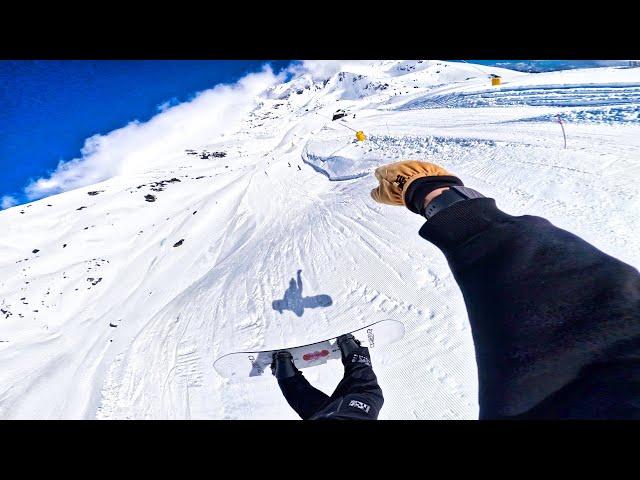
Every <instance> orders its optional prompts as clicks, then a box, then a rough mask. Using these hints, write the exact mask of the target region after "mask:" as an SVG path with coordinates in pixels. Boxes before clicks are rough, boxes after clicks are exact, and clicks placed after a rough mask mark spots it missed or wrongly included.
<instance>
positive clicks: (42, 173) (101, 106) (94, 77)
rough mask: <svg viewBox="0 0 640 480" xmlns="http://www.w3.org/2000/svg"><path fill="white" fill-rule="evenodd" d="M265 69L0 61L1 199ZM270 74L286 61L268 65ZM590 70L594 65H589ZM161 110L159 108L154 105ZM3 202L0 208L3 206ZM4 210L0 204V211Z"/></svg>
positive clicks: (543, 65) (516, 64) (229, 64)
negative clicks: (91, 146)
mask: <svg viewBox="0 0 640 480" xmlns="http://www.w3.org/2000/svg"><path fill="white" fill-rule="evenodd" d="M474 62H477V63H482V64H485V65H499V66H503V67H509V66H511V67H513V68H517V69H525V70H526V69H532V70H535V69H538V70H549V69H558V68H567V67H568V66H569V67H572V66H573V67H575V66H586V65H587V64H584V62H582V63H576V62H571V63H570V64H567V62H562V61H540V62H533V63H532V62H531V61H526V60H524V61H523V60H509V61H503V60H481V61H474ZM265 63H267V62H266V61H264V60H261V61H249V60H236V61H234V60H227V61H220V60H200V61H198V60H194V61H191V60H129V61H120V60H118V61H115V60H114V61H106V60H99V61H68V60H67V61H53V60H46V61H44V60H31V61H0V166H1V167H2V175H0V198H2V197H4V196H11V197H13V198H15V200H16V201H17V202H18V203H24V202H26V201H28V199H27V197H26V196H25V194H24V188H25V187H26V186H27V185H28V184H29V183H30V181H31V180H35V179H38V178H42V177H46V176H47V175H48V174H49V173H51V172H52V171H54V170H55V169H56V167H57V166H58V164H59V162H60V161H68V160H71V159H74V158H78V157H80V156H81V155H80V150H81V148H82V147H83V145H84V142H85V140H86V139H87V138H88V137H91V136H92V135H94V134H106V133H108V132H110V131H112V130H114V129H116V128H120V127H123V126H125V125H127V124H128V123H129V122H131V121H133V120H139V121H141V122H144V121H147V120H149V119H150V118H151V117H153V116H154V115H156V114H157V113H158V112H159V107H160V106H161V105H164V106H165V107H166V106H171V105H175V104H178V103H182V102H185V101H187V100H190V99H192V98H193V97H194V95H195V93H196V92H199V91H203V90H206V89H210V88H212V87H213V86H214V85H216V84H219V83H233V82H235V81H237V80H238V79H240V78H241V77H243V76H244V75H246V74H247V73H249V72H258V71H260V70H261V68H262V66H263V65H264V64H265ZM268 63H270V64H271V66H272V68H273V70H274V72H275V73H277V72H279V71H281V70H282V69H284V68H286V67H287V66H288V65H289V64H290V63H291V62H289V61H273V62H268ZM590 64H591V65H593V62H590ZM160 108H161V107H160ZM8 205H9V203H8V202H7V204H5V205H4V206H8ZM1 207H2V206H1V205H0V208H1Z"/></svg>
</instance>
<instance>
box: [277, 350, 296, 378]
mask: <svg viewBox="0 0 640 480" xmlns="http://www.w3.org/2000/svg"><path fill="white" fill-rule="evenodd" d="M296 373H298V369H297V368H296V366H295V364H294V363H293V355H291V353H290V352H288V351H286V350H280V351H278V352H275V353H274V354H273V361H272V362H271V374H272V375H273V376H274V377H276V379H278V380H281V379H284V378H289V377H293V376H295V374H296Z"/></svg>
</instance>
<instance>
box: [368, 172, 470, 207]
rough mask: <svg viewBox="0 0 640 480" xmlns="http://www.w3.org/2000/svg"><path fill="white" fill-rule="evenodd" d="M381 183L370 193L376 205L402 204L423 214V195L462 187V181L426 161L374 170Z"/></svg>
mask: <svg viewBox="0 0 640 480" xmlns="http://www.w3.org/2000/svg"><path fill="white" fill-rule="evenodd" d="M375 175H376V178H377V179H378V182H379V183H380V184H379V185H378V186H377V187H376V188H374V189H373V190H371V197H372V198H373V199H374V200H375V201H376V202H378V203H385V204H387V205H405V206H406V207H407V208H408V209H409V210H411V211H412V212H414V213H422V211H423V209H424V199H425V198H426V196H427V195H428V194H429V193H430V192H432V191H433V190H436V189H438V188H442V187H450V186H452V185H459V186H464V184H463V183H462V180H460V179H459V178H458V177H456V176H453V175H451V174H450V173H449V172H448V171H447V170H445V169H444V168H442V167H440V166H438V165H436V164H434V163H429V162H420V161H417V160H405V161H402V162H396V163H390V164H388V165H382V166H381V167H378V168H376V171H375Z"/></svg>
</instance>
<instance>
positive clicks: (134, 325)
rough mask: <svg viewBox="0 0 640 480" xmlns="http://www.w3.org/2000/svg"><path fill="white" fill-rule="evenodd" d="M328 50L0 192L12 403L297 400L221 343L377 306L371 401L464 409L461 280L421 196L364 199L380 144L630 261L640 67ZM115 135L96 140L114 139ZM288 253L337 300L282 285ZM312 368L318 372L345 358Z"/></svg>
mask: <svg viewBox="0 0 640 480" xmlns="http://www.w3.org/2000/svg"><path fill="white" fill-rule="evenodd" d="M316 67H317V68H315V70H308V71H300V72H298V74H297V75H295V76H294V78H292V79H291V80H289V81H288V82H285V83H279V84H275V85H273V86H270V87H269V88H267V90H265V91H262V92H257V90H258V86H257V85H256V86H249V87H247V91H248V92H250V94H251V97H250V99H249V100H247V101H246V102H245V103H243V105H242V108H239V109H234V103H231V102H230V103H229V105H227V106H225V109H226V110H224V111H226V112H235V111H236V110H237V113H233V114H232V113H229V115H230V117H229V118H230V121H229V122H228V125H225V128H224V129H222V130H218V129H215V131H213V130H212V131H211V134H210V135H209V134H208V131H207V128H208V126H209V125H213V119H209V118H207V114H206V112H207V108H204V109H202V108H200V109H196V108H195V105H191V104H185V105H178V106H177V107H172V108H171V109H169V110H168V111H167V112H164V114H166V116H162V115H159V116H158V117H157V118H155V119H153V120H152V121H151V122H156V123H166V127H163V128H164V130H163V131H166V132H167V134H166V135H163V136H161V137H156V136H153V135H151V134H150V133H148V132H150V130H149V128H148V125H146V124H141V125H137V126H136V127H135V129H134V130H135V131H133V133H131V132H132V130H126V131H125V130H123V131H122V132H121V134H120V135H122V136H124V135H131V136H132V138H133V139H134V140H135V139H136V138H139V147H136V149H135V151H132V152H131V156H132V157H135V158H133V160H132V161H131V167H128V168H126V169H124V170H123V171H120V170H114V172H116V173H117V174H116V175H115V176H113V177H112V178H109V179H107V180H104V181H100V182H98V183H94V184H91V185H87V186H82V187H80V188H77V189H74V190H70V191H66V192H64V193H60V194H58V195H53V196H50V197H47V198H43V199H40V200H37V201H34V202H31V203H29V204H26V205H19V206H16V207H13V208H9V209H7V210H3V211H1V212H0V229H1V230H2V232H3V235H2V238H1V239H0V313H1V315H0V364H2V365H3V368H2V369H1V370H0V418H101V419H111V418H295V414H294V413H293V412H292V411H291V410H290V408H289V407H288V405H287V404H286V402H285V401H284V399H283V398H282V396H281V394H280V392H279V390H278V387H277V384H276V382H275V380H274V379H273V378H271V377H269V376H265V377H259V378H257V379H251V380H247V381H236V380H234V381H229V380H226V379H223V378H221V377H219V376H218V375H217V374H216V373H215V371H214V370H213V368H212V363H213V360H214V359H215V358H216V357H218V356H219V355H221V354H224V353H229V352H232V351H236V350H250V349H268V348H280V347H287V346H294V345H296V344H302V343H309V342H312V341H316V340H321V339H324V338H328V337H330V336H333V335H338V334H340V333H344V332H345V331H348V330H353V329H356V328H360V327H362V326H364V325H366V324H368V323H372V322H374V321H376V320H382V319H385V318H393V319H397V320H400V321H402V322H403V323H404V324H405V328H406V335H405V338H404V339H403V340H402V341H400V342H397V343H395V344H393V345H390V346H388V347H384V348H383V349H381V350H379V351H377V352H376V354H375V355H374V356H373V358H372V361H373V363H374V368H375V370H376V374H377V375H378V378H379V380H380V385H381V387H382V389H383V391H384V394H385V406H384V407H383V409H382V412H381V416H380V418H475V417H476V416H477V402H476V395H477V380H476V371H475V362H474V351H473V344H472V342H471V335H470V331H469V327H468V324H467V318H466V311H465V308H464V302H463V300H462V297H461V295H460V292H459V290H458V287H457V285H456V284H455V281H454V280H453V277H452V275H451V272H450V271H449V268H448V266H447V263H446V261H445V259H444V257H443V256H442V254H441V253H440V252H439V251H438V250H437V249H436V248H435V247H434V246H433V245H430V244H428V243H427V242H425V241H424V240H422V239H421V238H419V237H418V235H417V231H418V229H419V228H420V226H421V225H422V221H421V219H420V217H418V216H416V215H414V214H412V213H411V212H409V211H407V210H406V209H401V208H392V207H388V206H385V205H379V204H376V203H374V202H373V201H372V200H371V198H370V196H369V191H370V190H371V188H373V187H374V186H375V179H374V178H373V175H372V172H373V169H374V168H375V167H376V166H378V165H381V164H383V163H386V162H391V161H397V160H400V159H406V158H417V159H424V160H427V161H433V162H436V163H438V164H441V165H443V166H444V167H446V168H447V169H448V170H450V171H452V172H454V173H455V174H457V175H458V176H460V177H461V178H462V179H463V180H464V182H465V184H466V185H467V186H470V187H471V188H475V189H478V190H479V191H481V192H483V193H484V194H486V195H487V196H491V197H493V198H495V199H496V201H497V203H498V206H499V207H501V208H502V209H504V210H505V211H507V212H508V213H510V214H514V215H523V214H532V215H541V216H544V217H546V218H548V219H549V220H550V221H552V222H553V223H555V224H556V225H558V226H560V227H562V228H566V229H568V230H570V231H572V232H574V233H576V234H578V235H580V236H582V237H583V238H585V239H586V240H587V241H590V242H591V243H593V244H594V245H596V246H597V247H598V248H600V249H602V250H603V251H605V252H606V253H610V254H611V255H614V256H616V257H618V258H620V259H621V260H623V261H625V262H627V263H630V264H631V265H634V266H638V265H640V242H639V241H638V240H637V238H636V237H637V235H635V232H637V231H638V230H639V227H640V215H638V212H640V195H639V193H640V192H639V191H638V190H639V187H638V185H637V182H636V180H635V179H636V178H637V177H638V175H639V174H640V161H639V156H638V153H639V152H640V135H639V133H640V94H639V93H638V92H639V91H640V68H629V69H622V68H614V67H604V68H597V69H585V70H571V71H560V72H549V73H539V74H529V73H522V72H515V71H510V70H505V69H498V68H490V67H485V66H476V65H470V64H462V63H451V62H442V61H427V60H425V61H384V62H382V61H375V62H342V63H336V64H335V65H333V64H331V65H329V64H327V65H316ZM489 74H495V75H500V76H501V77H502V85H500V86H497V87H492V86H491V84H490V81H489V78H488V75H489ZM254 91H255V92H257V93H254ZM203 95H205V96H204V97H203V99H202V101H207V98H208V97H207V95H208V94H206V93H205V94H203ZM209 101H210V102H211V103H210V104H211V105H214V104H215V103H216V102H219V101H218V100H217V97H211V99H210V100H209ZM194 102H195V101H194ZM201 105H202V104H201ZM338 109H344V110H345V113H346V116H344V117H343V118H340V119H338V120H336V121H331V118H332V115H333V114H334V113H335V112H336V111H337V110H338ZM203 112H204V113H203ZM164 114H163V115H164ZM558 116H560V117H559V118H560V119H562V121H563V122H564V126H565V128H566V132H567V148H566V149H565V148H564V144H563V136H562V131H561V127H560V125H559V124H558ZM231 118H232V119H233V120H231ZM208 122H211V123H208ZM193 129H199V131H198V132H195V133H194V132H193ZM359 130H361V131H363V132H364V133H365V134H366V136H367V139H366V140H365V141H364V142H358V141H357V140H356V138H355V131H359ZM145 132H146V133H145ZM136 135H138V137H136ZM207 137H208V138H210V140H208V141H201V140H200V139H201V138H207ZM189 139H193V142H194V143H193V144H188V142H189V141H190V140H189ZM196 141H197V142H198V143H195V142H196ZM110 142H114V140H113V139H105V138H97V139H96V146H95V148H96V150H97V151H99V152H100V155H101V156H102V157H104V158H108V157H109V156H112V157H113V159H114V161H117V160H118V158H119V157H118V155H120V151H119V150H113V149H111V150H110V145H111V144H110ZM116 157H117V158H116ZM70 174H71V172H70ZM299 270H301V279H302V284H303V292H302V295H304V296H314V295H327V296H329V297H331V300H332V302H331V305H330V306H314V307H312V308H305V309H304V311H303V312H302V314H301V315H299V313H300V312H297V311H294V309H292V308H290V309H284V311H282V312H280V311H278V310H277V309H275V308H274V302H276V301H279V300H283V299H284V298H285V292H286V291H287V288H288V286H289V282H290V280H291V279H292V278H295V277H296V275H297V272H298V271H299ZM279 305H282V303H280V304H279ZM306 372H308V373H305V375H306V376H307V378H308V379H309V380H310V381H311V382H312V383H313V384H314V385H316V386H317V387H318V388H320V389H322V390H323V391H325V392H327V393H331V391H332V389H333V387H335V385H336V384H337V382H338V380H339V378H340V377H341V375H342V371H341V365H340V364H339V362H330V363H327V364H326V365H323V366H319V367H313V368H311V369H309V370H307V371H306Z"/></svg>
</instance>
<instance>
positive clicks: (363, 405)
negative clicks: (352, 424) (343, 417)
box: [349, 400, 371, 413]
mask: <svg viewBox="0 0 640 480" xmlns="http://www.w3.org/2000/svg"><path fill="white" fill-rule="evenodd" d="M349 406H350V407H354V408H359V409H360V410H364V411H365V412H366V413H369V410H371V407H370V406H369V405H367V404H366V403H364V402H360V401H358V400H351V401H350V402H349Z"/></svg>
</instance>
